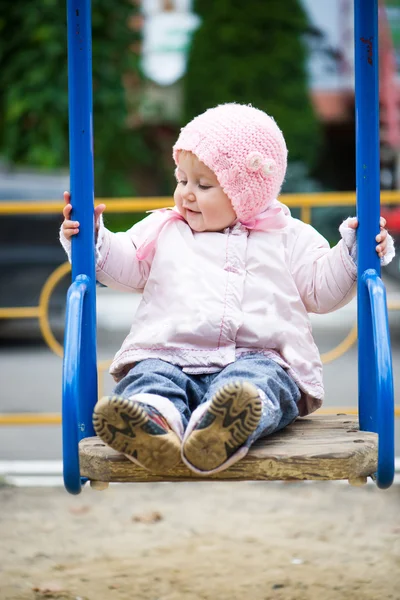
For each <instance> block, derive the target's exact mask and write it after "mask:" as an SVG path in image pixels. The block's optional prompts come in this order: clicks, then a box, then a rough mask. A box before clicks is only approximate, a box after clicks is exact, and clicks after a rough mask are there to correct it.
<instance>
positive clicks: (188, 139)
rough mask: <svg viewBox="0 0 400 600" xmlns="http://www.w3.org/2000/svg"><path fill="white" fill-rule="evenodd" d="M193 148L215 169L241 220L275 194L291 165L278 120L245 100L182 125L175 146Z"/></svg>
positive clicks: (175, 154) (259, 209)
mask: <svg viewBox="0 0 400 600" xmlns="http://www.w3.org/2000/svg"><path fill="white" fill-rule="evenodd" d="M181 150H186V151H188V152H192V153H193V154H195V155H196V156H197V158H198V159H199V160H200V161H201V162H203V163H204V164H205V165H206V166H207V167H208V168H209V169H211V170H212V171H213V172H214V173H215V175H216V176H217V179H218V181H219V183H220V185H221V187H222V189H223V190H224V192H225V193H226V195H227V196H228V197H229V199H230V200H231V202H232V206H233V208H234V210H235V212H236V214H237V216H238V219H239V220H240V221H241V220H243V221H247V220H248V219H251V218H252V217H255V216H256V215H258V214H259V213H261V212H262V211H264V210H265V209H266V208H268V206H269V205H270V204H271V203H272V202H273V201H274V200H275V199H276V197H277V196H278V194H279V191H280V189H281V187H282V183H283V180H284V178H285V173H286V167H287V147H286V143H285V139H284V137H283V134H282V132H281V130H280V129H279V127H278V125H277V124H276V123H275V121H274V119H273V118H272V117H270V116H269V115H267V114H266V113H265V112H263V111H261V110H258V109H257V108H253V107H252V106H249V105H245V104H235V103H230V104H221V105H219V106H217V107H215V108H210V109H209V110H207V111H206V112H204V113H202V114H201V115H199V116H197V117H195V118H194V119H193V120H192V121H190V123H188V124H187V125H186V126H185V127H183V128H182V129H181V133H180V135H179V138H178V140H177V142H176V144H175V145H174V148H173V157H174V160H175V163H176V164H178V157H179V152H180V151H181Z"/></svg>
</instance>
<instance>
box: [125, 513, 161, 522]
mask: <svg viewBox="0 0 400 600" xmlns="http://www.w3.org/2000/svg"><path fill="white" fill-rule="evenodd" d="M161 520H162V515H161V513H159V512H158V511H156V510H154V511H152V512H148V513H143V514H141V515H134V516H133V517H132V521H135V522H136V523H148V524H152V523H157V522H158V521H161Z"/></svg>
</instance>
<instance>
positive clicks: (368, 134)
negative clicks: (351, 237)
mask: <svg viewBox="0 0 400 600" xmlns="http://www.w3.org/2000/svg"><path fill="white" fill-rule="evenodd" d="M354 25H355V27H354V29H355V31H354V42H355V44H354V45H355V103H356V188H357V216H358V221H359V226H358V231H357V246H358V257H357V268H358V382H359V383H358V385H359V388H358V394H359V395H358V408H359V419H360V427H361V429H363V430H367V431H377V413H376V386H377V384H376V376H375V371H374V368H373V365H374V362H375V358H374V340H373V327H372V315H371V308H370V302H369V297H368V291H367V288H366V286H365V285H364V283H363V281H362V275H363V273H364V272H365V271H366V270H367V269H374V270H375V271H376V272H377V274H378V275H380V261H379V257H378V255H377V253H376V251H375V246H376V242H375V236H376V235H377V234H378V232H379V215H380V165H379V79H378V0H355V2H354Z"/></svg>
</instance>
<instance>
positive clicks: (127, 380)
mask: <svg viewBox="0 0 400 600" xmlns="http://www.w3.org/2000/svg"><path fill="white" fill-rule="evenodd" d="M240 380H246V381H248V382H250V383H252V384H253V385H255V386H256V387H257V388H259V389H261V390H262V391H263V392H264V394H265V397H264V396H263V394H261V397H262V400H263V411H262V417H261V420H260V423H259V425H258V427H257V429H256V431H255V432H254V433H253V434H252V435H251V436H250V438H249V439H248V441H247V442H246V444H245V445H251V444H252V443H253V442H254V441H255V440H256V439H258V438H260V437H264V436H267V435H270V434H271V433H274V432H275V431H278V430H279V429H283V428H284V427H286V426H287V425H289V424H290V423H292V422H293V421H294V420H295V418H296V417H297V416H298V414H299V411H298V408H297V402H298V401H299V399H300V390H299V388H298V387H297V385H296V383H295V382H294V381H293V379H292V378H291V377H289V375H288V374H287V373H286V371H285V370H284V369H283V368H282V367H281V366H279V365H278V364H277V363H276V362H274V361H273V360H271V359H269V358H266V357H265V356H263V355H262V354H257V353H249V354H245V355H244V356H242V357H241V358H239V359H238V360H236V361H235V362H234V363H231V364H229V365H227V366H226V367H225V368H224V369H222V370H221V371H219V372H217V373H212V374H209V375H208V374H205V375H204V374H202V375H190V374H188V373H184V372H183V371H182V368H181V367H178V366H176V365H172V364H170V363H167V362H165V361H163V360H159V359H153V358H150V359H146V360H142V361H141V362H139V363H137V364H136V365H135V366H134V367H132V369H131V370H130V371H129V373H128V374H127V375H126V376H125V377H124V378H123V379H122V380H121V381H120V382H119V383H118V384H117V386H116V387H115V390H114V392H115V393H116V394H118V395H119V396H124V397H126V398H129V397H131V396H133V395H134V394H139V393H147V394H157V395H159V396H163V397H164V398H168V399H169V400H170V402H172V403H173V404H174V405H175V407H176V408H177V409H178V411H179V413H180V414H181V417H182V423H183V428H184V429H186V427H187V424H188V422H189V419H190V416H191V414H192V412H193V411H194V410H195V409H196V408H197V407H198V406H199V405H200V404H203V403H204V402H207V401H209V400H211V398H212V397H213V395H214V394H215V393H216V391H217V390H218V389H219V388H221V387H222V386H223V385H225V384H227V383H229V382H232V381H240Z"/></svg>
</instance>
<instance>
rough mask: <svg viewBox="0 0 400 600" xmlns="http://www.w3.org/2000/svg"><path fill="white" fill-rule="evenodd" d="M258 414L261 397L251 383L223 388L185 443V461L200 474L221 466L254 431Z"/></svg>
mask: <svg viewBox="0 0 400 600" xmlns="http://www.w3.org/2000/svg"><path fill="white" fill-rule="evenodd" d="M261 414H262V402H261V398H260V396H259V394H258V391H257V388H256V387H255V386H254V385H253V384H251V383H248V382H247V381H244V382H235V383H228V384H226V385H224V386H223V387H222V388H221V389H220V390H218V392H217V393H216V394H215V395H214V396H213V398H212V400H211V404H210V407H209V408H208V410H207V411H206V413H205V414H204V416H203V418H202V419H201V421H200V423H199V424H198V425H197V426H196V428H195V429H194V430H193V431H192V433H191V434H190V435H189V437H188V438H187V440H186V441H185V443H184V446H183V450H182V452H183V454H184V456H185V458H186V459H187V460H188V462H189V463H190V464H192V465H193V466H194V467H196V468H197V469H199V470H200V471H212V470H213V469H216V468H217V467H220V466H221V465H222V464H223V463H224V462H226V461H227V460H228V458H229V457H230V456H232V454H234V452H235V451H236V450H238V449H239V448H240V446H242V445H243V444H244V442H245V441H246V440H247V438H248V437H249V436H250V435H251V434H252V433H253V432H254V431H255V430H256V428H257V426H258V424H259V422H260V419H261Z"/></svg>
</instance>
